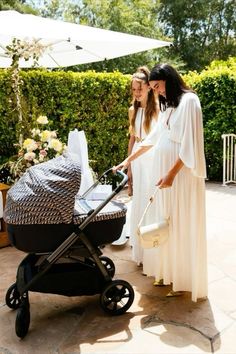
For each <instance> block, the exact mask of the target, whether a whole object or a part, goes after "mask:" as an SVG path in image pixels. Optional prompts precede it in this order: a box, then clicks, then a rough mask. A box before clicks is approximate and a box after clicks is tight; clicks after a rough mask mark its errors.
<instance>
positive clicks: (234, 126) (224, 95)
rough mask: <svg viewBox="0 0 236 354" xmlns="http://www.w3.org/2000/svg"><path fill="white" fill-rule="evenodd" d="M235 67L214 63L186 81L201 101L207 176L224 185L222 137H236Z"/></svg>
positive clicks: (190, 74) (188, 76)
mask: <svg viewBox="0 0 236 354" xmlns="http://www.w3.org/2000/svg"><path fill="white" fill-rule="evenodd" d="M235 64H236V61H234V65H233V62H232V65H227V64H225V65H224V64H222V62H218V63H217V62H215V63H214V62H213V64H212V65H211V66H210V67H209V68H208V69H206V70H204V71H202V72H201V73H200V74H197V73H193V72H192V73H189V74H188V75H187V76H186V77H185V78H186V81H187V82H188V83H189V84H190V85H191V87H193V88H194V90H195V91H196V92H197V94H198V96H199V98H200V101H201V105H202V111H203V125H204V140H205V154H206V162H207V174H208V179H210V180H214V181H222V172H223V163H222V162H223V140H222V134H230V133H234V134H236V70H235V68H236V66H235Z"/></svg>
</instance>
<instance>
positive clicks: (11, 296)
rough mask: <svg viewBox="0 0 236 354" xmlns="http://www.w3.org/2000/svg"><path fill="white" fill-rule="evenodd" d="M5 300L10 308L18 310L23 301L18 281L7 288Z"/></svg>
mask: <svg viewBox="0 0 236 354" xmlns="http://www.w3.org/2000/svg"><path fill="white" fill-rule="evenodd" d="M5 301H6V304H7V306H8V307H10V309H13V310H16V309H18V308H19V306H20V304H21V301H20V294H19V292H18V290H17V286H16V283H14V284H12V285H11V286H10V288H9V289H8V290H7V293H6V297H5Z"/></svg>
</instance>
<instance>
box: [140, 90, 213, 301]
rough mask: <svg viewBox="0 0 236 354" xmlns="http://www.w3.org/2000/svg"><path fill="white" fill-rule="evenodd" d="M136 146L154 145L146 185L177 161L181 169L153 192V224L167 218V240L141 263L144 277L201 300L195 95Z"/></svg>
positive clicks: (199, 132) (201, 206)
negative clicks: (149, 277)
mask: <svg viewBox="0 0 236 354" xmlns="http://www.w3.org/2000/svg"><path fill="white" fill-rule="evenodd" d="M168 120H169V122H168V124H167V121H168ZM142 145H154V147H153V148H152V149H151V150H153V151H154V164H153V175H152V178H151V184H156V183H157V182H158V181H159V180H160V178H162V177H164V176H165V175H166V174H167V172H168V171H169V170H170V169H171V168H172V167H173V165H174V164H175V162H176V161H177V159H178V158H180V159H181V160H182V162H183V163H184V166H183V167H182V168H181V170H180V171H179V172H178V173H177V175H176V177H175V179H174V182H173V185H172V187H171V188H163V189H161V190H159V192H158V193H157V198H155V200H154V202H153V206H154V210H155V221H157V220H158V219H159V218H163V217H169V218H170V225H169V239H168V241H167V242H166V243H165V244H163V245H162V246H160V247H158V248H155V249H153V252H154V254H155V256H154V257H149V259H148V258H145V259H144V272H145V273H146V274H147V275H149V276H154V277H155V280H157V281H158V280H160V279H163V280H164V284H170V283H172V286H173V290H174V291H190V292H191V293H192V300H193V301H197V299H198V298H202V297H205V296H207V250H206V225H205V177H206V168H205V156H204V142H203V126H202V112H201V105H200V102H199V99H198V97H197V95H195V94H194V93H190V92H188V93H184V94H183V95H182V98H181V101H180V103H179V106H178V107H177V108H176V109H171V108H168V109H167V110H166V111H165V112H160V113H159V118H158V122H157V125H156V128H155V130H153V131H152V132H151V133H150V134H149V136H148V137H147V138H146V139H145V141H144V142H143V143H142ZM143 156H144V158H145V154H144V155H143ZM153 221H154V220H153Z"/></svg>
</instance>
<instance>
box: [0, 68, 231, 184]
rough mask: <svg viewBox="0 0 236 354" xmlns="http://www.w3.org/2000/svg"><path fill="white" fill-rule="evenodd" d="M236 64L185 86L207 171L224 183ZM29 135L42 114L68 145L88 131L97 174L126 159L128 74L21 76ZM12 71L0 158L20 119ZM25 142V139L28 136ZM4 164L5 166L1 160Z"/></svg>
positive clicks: (2, 109)
mask: <svg viewBox="0 0 236 354" xmlns="http://www.w3.org/2000/svg"><path fill="white" fill-rule="evenodd" d="M234 64H235V61H232V63H231V64H230V65H226V64H222V63H215V64H214V65H212V66H211V67H209V68H207V69H206V70H204V71H202V72H201V73H200V74H198V73H195V72H190V73H189V74H188V75H186V76H185V79H186V81H187V82H188V84H189V85H191V87H193V88H194V90H195V91H196V92H197V94H198V95H199V98H200V101H201V104H202V109H203V121H204V134H205V152H206V160H207V172H208V178H209V179H210V180H215V181H221V180H222V146H223V144H222V138H221V135H222V134H227V133H236V97H235V95H236V73H235V66H234ZM21 77H22V80H23V90H22V94H23V96H22V102H23V113H24V129H25V134H27V130H29V128H30V126H31V125H32V121H34V120H35V119H36V118H37V117H38V116H39V115H47V116H48V118H49V119H50V121H51V124H52V126H51V127H50V128H51V129H53V130H54V129H55V130H57V131H58V135H59V137H60V139H61V140H62V141H63V142H67V136H68V133H69V131H70V130H73V129H75V128H77V129H78V130H84V131H85V134H86V137H87V141H88V149H89V159H90V161H91V166H92V168H93V169H94V171H96V172H98V173H99V174H100V173H102V172H104V171H105V170H106V169H108V168H110V167H111V166H113V165H114V164H116V163H118V162H120V161H121V160H122V159H123V158H124V157H125V156H126V154H127V145H128V114H127V112H128V107H129V105H130V102H131V96H130V75H123V74H121V73H119V72H115V73H95V72H85V73H73V72H48V71H46V70H30V71H22V72H21ZM14 107H15V105H14V98H13V96H12V89H11V83H10V77H9V72H8V71H7V70H0V156H1V159H2V161H3V160H4V159H5V160H7V159H8V158H9V157H10V156H12V155H13V154H14V153H15V152H16V148H15V147H14V143H16V142H17V139H16V123H17V114H16V111H15V108H14ZM25 137H26V135H25ZM0 162H1V161H0Z"/></svg>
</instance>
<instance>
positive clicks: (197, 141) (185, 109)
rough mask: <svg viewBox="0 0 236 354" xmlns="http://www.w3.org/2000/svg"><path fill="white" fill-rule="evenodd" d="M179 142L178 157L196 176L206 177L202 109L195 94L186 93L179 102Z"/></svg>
mask: <svg viewBox="0 0 236 354" xmlns="http://www.w3.org/2000/svg"><path fill="white" fill-rule="evenodd" d="M180 104H181V105H182V109H181V125H182V127H181V131H182V134H181V142H180V152H179V157H180V159H181V160H182V161H183V163H184V164H185V166H187V167H188V168H190V169H191V170H192V173H193V174H194V175H195V176H197V177H202V178H206V163H205V155H204V140H203V139H204V138H203V123H202V110H201V105H200V101H199V99H198V97H197V96H196V95H195V94H186V95H185V97H183V101H182V102H181V103H180Z"/></svg>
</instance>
